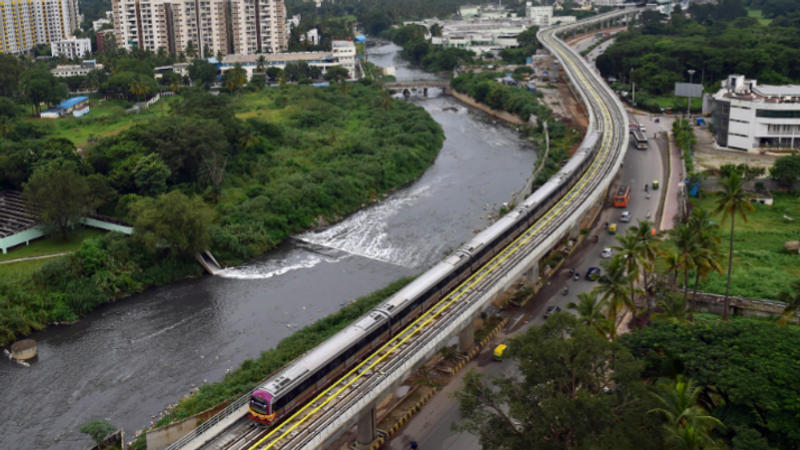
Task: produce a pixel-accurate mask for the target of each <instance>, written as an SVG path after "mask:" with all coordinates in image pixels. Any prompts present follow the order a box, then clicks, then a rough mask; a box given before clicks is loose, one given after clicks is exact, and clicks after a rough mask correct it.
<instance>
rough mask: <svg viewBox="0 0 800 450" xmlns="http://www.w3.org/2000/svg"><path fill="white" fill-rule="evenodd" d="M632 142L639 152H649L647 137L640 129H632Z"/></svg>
mask: <svg viewBox="0 0 800 450" xmlns="http://www.w3.org/2000/svg"><path fill="white" fill-rule="evenodd" d="M631 138H632V139H631V142H632V143H633V145H634V147H636V148H637V149H638V150H647V136H646V135H645V134H644V132H643V131H642V130H641V129H639V128H633V127H631Z"/></svg>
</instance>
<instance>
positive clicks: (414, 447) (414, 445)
mask: <svg viewBox="0 0 800 450" xmlns="http://www.w3.org/2000/svg"><path fill="white" fill-rule="evenodd" d="M408 445H409V447H410V448H411V450H417V448H418V447H417V441H411V442H410V443H409V444H408Z"/></svg>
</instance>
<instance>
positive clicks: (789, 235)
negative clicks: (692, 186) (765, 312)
mask: <svg viewBox="0 0 800 450" xmlns="http://www.w3.org/2000/svg"><path fill="white" fill-rule="evenodd" d="M774 200H775V203H774V205H773V206H765V205H759V204H756V205H754V206H755V210H754V211H750V212H749V213H748V214H747V222H744V221H742V220H741V219H740V218H737V219H736V224H735V225H736V227H735V231H734V245H733V249H734V262H733V273H732V275H731V294H732V295H739V296H743V297H750V298H762V299H775V298H776V297H777V296H778V294H779V293H780V292H783V291H787V290H789V286H790V285H791V283H792V281H794V280H797V279H800V255H797V254H796V253H794V254H792V253H789V252H787V251H786V250H785V249H784V247H783V243H784V242H785V241H793V240H797V239H798V237H800V233H798V230H800V226H798V221H800V198H798V197H794V196H791V195H788V194H776V195H775V196H774ZM692 204H693V205H694V206H695V207H702V208H704V209H708V210H710V211H713V210H714V208H715V198H714V197H713V196H709V197H707V198H703V199H692ZM784 215H785V216H788V217H791V218H793V219H794V221H789V220H787V219H785V218H784ZM716 220H717V223H720V224H721V225H720V238H721V243H720V247H721V250H722V253H723V255H724V257H723V260H722V261H721V263H722V267H723V269H724V270H723V273H722V274H717V273H714V274H711V275H710V276H709V277H708V279H707V280H706V281H705V282H701V283H700V289H701V290H703V291H706V292H713V293H716V294H724V293H725V284H726V275H727V267H728V266H727V265H728V258H727V255H728V239H729V236H730V222H729V221H726V222H725V223H724V224H723V223H722V220H721V216H719V215H718V216H717V218H716Z"/></svg>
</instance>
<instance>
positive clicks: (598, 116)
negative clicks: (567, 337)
mask: <svg viewBox="0 0 800 450" xmlns="http://www.w3.org/2000/svg"><path fill="white" fill-rule="evenodd" d="M639 12H641V10H635V9H631V10H621V11H615V12H611V13H608V14H604V15H600V16H595V17H593V18H590V19H587V20H584V21H581V22H578V23H575V24H570V25H565V26H560V27H555V28H549V29H545V30H542V31H540V32H539V34H538V38H539V40H540V41H541V42H542V44H543V45H544V46H545V48H547V49H548V50H549V51H550V52H551V53H552V54H553V55H554V56H555V57H557V58H558V59H559V61H560V62H561V64H562V65H563V67H564V69H565V73H566V74H567V76H568V77H569V80H570V83H571V84H572V86H573V88H574V89H575V90H576V91H577V92H578V93H579V95H580V97H581V98H582V100H583V101H584V103H585V104H586V105H587V109H588V110H589V117H590V120H589V129H588V132H587V136H586V138H585V140H584V144H582V147H581V148H584V147H583V146H584V145H586V146H590V147H591V148H593V149H596V151H595V152H594V153H593V154H592V156H591V157H590V158H589V159H590V163H589V164H588V165H586V168H585V170H584V172H583V173H582V175H580V176H579V177H578V178H577V181H575V183H574V184H573V185H572V186H571V187H569V188H566V189H564V190H563V192H565V193H564V194H563V196H562V197H561V198H560V199H558V200H556V201H554V203H553V206H552V207H551V208H550V209H549V210H547V212H545V213H544V214H543V215H542V216H541V217H540V218H539V219H538V220H536V221H535V222H534V223H533V224H532V225H530V227H529V228H527V229H525V230H524V231H523V232H522V233H521V234H520V235H519V236H518V237H517V238H516V239H514V240H513V241H511V242H510V243H509V244H508V245H507V246H505V247H504V248H502V249H500V250H499V251H498V252H497V253H496V254H495V255H493V257H492V258H491V259H489V260H488V262H487V263H485V264H484V265H483V266H482V267H480V268H479V269H477V270H476V271H475V272H473V273H472V275H471V276H469V277H468V278H467V279H466V280H464V281H463V282H462V283H461V284H460V285H458V286H457V287H456V288H455V289H453V290H452V291H451V292H450V293H448V294H447V295H445V296H444V297H442V298H441V299H440V300H439V301H438V303H435V304H434V305H432V306H431V307H430V308H429V309H428V310H427V311H425V312H424V313H422V315H421V316H419V317H418V318H417V319H416V320H414V321H413V322H411V323H410V325H408V326H407V327H406V328H405V329H403V330H402V331H399V332H398V333H396V334H395V335H394V336H393V337H392V338H391V339H390V340H389V341H387V342H386V343H385V344H384V345H382V346H381V347H379V348H378V349H377V350H376V351H375V352H374V353H372V354H369V355H367V356H366V357H365V358H364V359H363V360H362V362H360V363H359V364H358V365H357V366H356V367H354V368H353V369H352V370H350V371H348V372H346V373H345V374H344V375H343V376H341V377H340V378H338V379H337V380H336V381H334V382H333V383H332V384H331V385H329V386H328V387H327V388H325V389H324V390H322V391H321V392H320V393H319V394H318V395H316V396H315V397H313V398H312V399H311V400H310V401H308V402H307V403H306V404H304V405H303V406H301V407H300V408H299V409H297V410H296V412H294V413H293V414H292V415H291V416H289V417H288V418H286V419H285V420H284V421H283V422H282V423H280V424H279V425H277V426H274V427H273V428H271V429H265V428H260V427H256V426H255V425H254V424H253V423H251V421H250V420H249V419H247V418H246V417H245V414H246V412H247V402H248V397H249V395H248V396H243V397H242V398H240V399H238V400H236V401H234V402H232V403H231V404H230V406H228V407H227V408H226V409H225V410H223V411H222V412H221V413H219V414H217V415H215V416H214V417H212V418H210V419H209V420H207V421H206V422H205V423H203V424H202V425H201V426H200V427H198V428H197V429H195V430H194V431H192V432H190V433H189V434H188V435H186V436H184V437H183V438H182V439H180V440H179V441H177V442H175V443H174V444H173V445H171V446H170V447H169V448H171V449H178V448H187V449H194V448H201V447H204V448H249V449H316V448H322V447H325V446H326V445H327V444H330V443H331V442H332V440H334V439H336V437H337V436H339V434H340V433H341V432H342V430H345V429H349V428H350V427H352V426H353V425H357V430H358V438H357V441H358V445H359V446H360V448H365V449H366V448H375V447H373V445H374V443H375V441H376V439H378V434H377V431H376V429H375V408H376V405H377V404H378V403H379V402H380V401H381V399H383V398H384V397H385V396H386V395H387V394H388V393H390V392H392V391H393V390H394V388H395V387H397V386H398V385H399V384H400V383H402V382H403V381H404V380H405V378H406V377H407V376H408V375H409V374H410V373H411V372H412V371H413V370H414V369H415V368H417V367H419V366H420V365H422V364H423V363H424V362H425V361H426V360H427V359H428V358H430V357H431V356H432V355H433V354H434V353H435V352H436V351H438V350H439V349H440V348H441V347H443V346H444V345H445V344H446V343H447V342H448V341H449V340H450V339H451V338H453V337H454V336H458V337H459V341H460V343H461V344H462V349H466V348H469V347H470V346H471V343H472V341H473V339H472V333H473V329H472V324H473V323H474V319H475V318H476V317H478V316H479V315H480V313H481V312H482V311H485V310H486V309H488V308H489V306H490V304H491V301H492V300H493V299H494V298H495V296H496V295H498V294H499V293H501V292H503V291H504V290H505V289H507V288H508V287H509V286H511V285H512V284H513V283H515V282H517V281H519V280H520V279H535V278H536V277H538V263H539V261H540V260H541V259H542V258H543V257H544V256H545V255H546V254H547V252H548V251H549V250H550V249H552V248H553V247H554V246H556V245H557V244H558V243H559V242H560V241H561V240H562V239H563V238H564V237H565V236H577V235H578V234H579V228H578V224H579V221H580V219H581V217H582V216H583V215H585V214H586V213H587V212H588V211H589V210H590V209H591V208H593V207H595V206H597V205H599V204H601V203H602V202H603V200H604V199H605V196H606V191H607V190H608V188H609V186H610V184H611V182H612V179H613V177H614V176H615V174H616V172H617V170H618V169H619V167H620V166H621V163H622V161H623V157H624V156H625V151H626V149H627V148H628V130H627V124H628V120H627V115H626V113H625V110H624V108H623V105H622V104H621V103H620V101H619V99H618V98H617V97H616V96H615V95H614V93H613V92H612V91H611V89H610V88H609V87H608V86H607V85H606V84H605V83H604V82H603V80H602V79H601V78H600V77H599V75H598V74H596V73H595V71H594V70H593V69H592V68H590V67H589V65H588V64H587V63H586V62H585V60H584V59H583V58H582V57H581V56H580V54H578V53H577V52H576V51H575V50H574V49H572V48H571V47H569V46H567V45H566V44H565V43H564V42H563V41H562V40H561V39H560V38H559V35H565V34H569V33H573V32H577V31H576V30H581V31H584V30H588V29H590V28H591V27H601V26H608V25H610V24H611V23H614V22H616V21H627V20H629V19H630V18H631V17H633V16H635V15H636V14H638V13H639ZM429 87H432V86H431V85H429ZM579 153H580V152H579ZM584 156H585V155H584ZM577 157H578V155H577V154H576V156H575V157H574V158H577ZM566 175H567V174H566V169H563V170H562V171H561V172H559V173H558V174H556V175H555V176H554V179H553V180H555V182H561V181H562V180H563V179H564V177H566ZM534 195H535V194H534ZM521 208H523V209H524V207H523V206H520V207H518V208H517V209H515V210H514V211H512V212H510V213H508V214H507V216H508V215H514V214H522V212H523V211H522V210H521ZM501 220H502V219H501ZM423 276H424V275H423ZM149 437H150V436H149V434H148V438H149Z"/></svg>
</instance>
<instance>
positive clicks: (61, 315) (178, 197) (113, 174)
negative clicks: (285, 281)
mask: <svg viewBox="0 0 800 450" xmlns="http://www.w3.org/2000/svg"><path fill="white" fill-rule="evenodd" d="M152 114H153V118H152V119H149V120H144V121H136V122H135V123H133V124H131V123H130V122H128V121H125V120H124V119H123V120H119V118H117V119H112V118H106V119H104V120H105V121H113V120H119V127H118V128H117V132H115V133H109V134H108V135H106V137H103V138H99V139H96V141H95V142H93V143H92V144H91V145H90V146H88V148H85V149H84V151H83V154H82V155H81V154H80V153H78V152H76V151H75V144H74V143H73V142H74V141H71V140H69V139H66V138H62V137H58V138H56V137H53V134H54V133H55V132H53V131H52V130H53V128H51V127H52V126H51V125H49V124H47V123H45V124H42V123H41V122H34V121H29V120H25V119H23V118H19V117H17V118H13V119H12V120H11V121H10V122H9V128H10V132H9V133H7V134H6V135H5V136H4V138H3V140H2V144H3V148H4V149H5V150H6V153H5V154H4V158H3V160H2V161H0V185H2V186H3V188H11V189H21V190H23V191H25V193H26V195H27V194H28V193H29V192H41V193H43V195H45V196H47V195H52V193H54V192H63V193H66V195H65V196H64V198H66V199H71V202H70V203H69V205H68V207H69V208H70V214H73V215H78V216H80V215H83V214H87V213H91V212H99V213H102V214H105V215H112V216H115V217H117V218H119V219H122V220H124V221H127V222H129V223H132V224H133V225H134V230H135V231H134V234H133V236H132V237H127V236H124V235H121V234H117V233H110V234H105V235H103V236H100V237H96V238H91V239H86V240H84V241H83V242H82V244H81V245H80V247H79V248H78V249H77V250H76V251H75V252H74V253H73V254H70V255H67V256H64V257H59V258H53V259H50V260H46V261H44V262H42V263H39V264H37V265H34V266H32V267H31V270H30V271H28V272H27V273H18V274H17V275H16V276H15V277H14V278H13V280H8V279H5V278H4V279H3V280H2V281H0V345H5V344H7V343H9V342H11V341H13V340H14V339H15V338H16V337H18V336H21V335H25V334H28V333H30V332H31V331H32V330H35V329H41V328H43V327H44V326H46V325H47V324H48V323H52V322H69V321H74V320H75V319H77V318H78V317H79V316H80V315H82V314H85V313H86V312H88V311H90V310H92V309H93V308H95V307H96V306H98V305H100V304H103V303H105V302H108V301H109V300H113V299H116V298H120V297H123V296H126V295H129V294H131V293H136V292H140V291H142V290H143V289H145V288H147V287H149V286H156V285H161V284H164V283H168V282H170V281H174V280H178V279H181V278H184V277H186V276H190V275H197V274H199V269H198V267H197V265H196V264H195V263H194V261H193V260H192V256H193V255H194V253H195V252H196V251H198V250H200V249H204V248H210V249H211V250H212V251H213V252H214V254H215V255H217V257H218V258H221V259H222V260H224V261H225V262H228V263H236V262H239V261H242V260H244V259H246V258H250V257H253V256H256V255H259V254H262V253H264V252H266V251H268V250H270V249H271V248H273V247H274V246H276V245H277V244H279V243H280V242H281V241H283V240H284V239H286V238H287V237H288V236H289V235H290V234H292V233H295V232H298V231H301V230H304V229H308V228H310V227H313V226H315V225H318V224H320V223H328V222H331V221H335V220H338V219H340V218H341V217H343V216H345V215H347V214H349V213H352V212H353V211H355V210H357V209H358V208H360V207H362V206H363V205H364V204H366V203H368V202H370V201H373V200H376V199H379V198H381V197H382V196H383V195H384V194H385V193H387V192H389V191H391V190H393V189H396V188H398V187H401V186H403V185H406V184H408V183H409V182H411V181H413V180H414V179H416V178H417V177H418V176H419V175H421V174H422V173H423V172H424V171H425V169H426V168H427V167H429V166H430V164H431V163H432V162H433V161H434V159H435V157H436V155H437V153H438V151H439V149H440V148H441V145H442V142H443V140H444V136H443V132H442V130H441V127H440V126H439V125H438V124H437V123H436V122H435V121H434V120H433V119H432V118H431V117H430V116H429V115H428V114H427V113H426V112H425V111H424V110H423V109H422V108H420V107H417V106H415V105H412V104H410V103H407V102H402V101H397V100H393V99H391V98H389V97H388V95H387V94H385V93H384V92H383V91H381V90H380V89H378V88H377V87H376V86H374V85H373V84H372V83H371V82H369V81H364V82H359V83H348V85H347V86H346V87H345V86H334V87H330V88H313V87H310V86H285V87H282V88H273V89H257V90H255V92H249V93H244V94H237V95H217V96H215V95H210V94H208V93H207V92H205V91H203V90H199V89H185V90H184V92H183V93H182V94H180V95H178V96H176V97H175V98H173V99H171V101H170V104H169V111H167V112H165V113H164V114H160V113H159V114H155V113H152ZM123 117H124V116H123ZM70 120H72V119H70ZM88 120H91V119H88ZM79 125H80V124H79ZM60 132H61V133H63V132H64V130H63V129H61V130H60ZM61 136H63V135H61ZM77 139H78V140H80V139H83V138H82V137H78V138H77ZM48 193H50V194H48ZM31 195H32V194H31ZM86 199H88V201H86ZM64 231H65V232H68V230H64ZM14 265H15V264H9V265H7V266H9V267H7V268H6V267H5V266H6V265H4V268H6V269H7V270H11V269H12V267H11V266H14Z"/></svg>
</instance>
